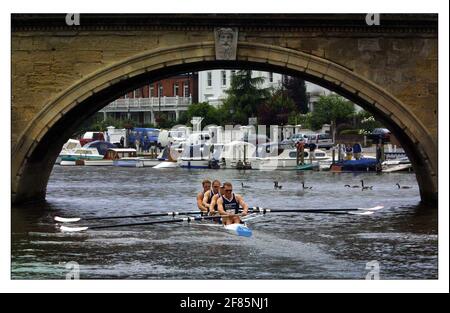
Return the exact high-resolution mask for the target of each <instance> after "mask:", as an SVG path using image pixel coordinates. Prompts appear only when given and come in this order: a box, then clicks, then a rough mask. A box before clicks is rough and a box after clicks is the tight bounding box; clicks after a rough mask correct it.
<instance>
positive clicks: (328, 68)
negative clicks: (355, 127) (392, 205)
mask: <svg viewBox="0 0 450 313" xmlns="http://www.w3.org/2000/svg"><path fill="white" fill-rule="evenodd" d="M437 24H438V18H437V15H430V14H406V15H400V14H394V15H381V17H380V25H371V26H369V25H368V24H367V23H366V15H363V14H345V15H329V14H326V15H310V14H306V15H298V14H295V15H290V14H275V15H270V14H202V15H192V14H187V15H183V14H166V15H151V14H150V15H148V14H144V15H113V14H104V15H89V14H87V15H83V14H82V15H81V17H80V23H79V25H71V26H70V25H68V24H67V23H66V15H65V14H52V15H46V14H44V15H29V14H15V15H14V14H13V15H12V52H11V53H12V54H11V57H12V61H11V62H12V64H11V66H12V67H11V68H12V120H11V127H12V138H11V143H12V151H11V159H12V169H11V184H12V185H11V188H12V201H13V203H21V202H27V201H36V200H43V199H44V198H45V194H46V186H47V182H48V179H49V176H50V173H51V170H52V167H53V164H54V161H55V159H56V157H57V155H58V153H59V151H60V149H61V147H62V145H63V143H64V142H65V141H66V140H67V139H68V138H69V137H70V136H71V135H72V133H73V132H74V131H75V130H76V128H77V127H78V126H79V125H80V124H81V123H82V122H83V120H84V119H86V118H87V117H89V116H91V115H92V114H94V113H95V112H97V111H99V110H100V109H101V108H103V107H104V106H105V105H107V104H108V103H110V102H111V101H113V100H114V99H116V98H118V97H119V96H121V95H123V94H124V93H126V92H128V91H131V90H133V89H135V88H137V87H139V86H142V85H144V84H146V83H148V82H150V81H155V80H159V79H162V78H165V77H169V76H172V75H175V74H178V73H185V72H192V71H200V70H206V69H220V68H230V69H234V68H248V69H254V70H264V71H271V72H278V73H282V74H288V75H291V76H299V77H302V78H304V79H306V80H309V81H311V82H313V83H316V84H318V85H321V86H324V87H326V88H329V89H331V90H333V91H335V92H337V93H339V94H341V95H343V96H345V97H347V98H348V99H350V100H352V101H353V102H355V103H357V104H358V105H360V106H361V107H363V108H364V109H366V110H367V111H369V112H371V113H373V114H374V116H375V117H376V118H378V119H379V120H380V121H382V122H383V123H384V124H385V125H386V127H388V128H389V129H390V130H391V131H392V132H393V133H394V134H395V136H396V137H397V138H398V140H399V141H400V142H401V143H402V145H403V147H404V148H405V150H406V152H407V154H408V156H409V158H410V159H411V161H412V162H413V166H414V170H415V173H416V176H417V180H418V183H419V187H420V194H421V198H422V200H423V201H435V200H436V199H437V194H438V160H437V144H438V143H437V99H438V76H437V72H438V70H437V65H438V39H437V29H438V26H437ZM216 27H232V28H235V29H237V30H238V40H237V52H236V58H233V59H228V60H223V59H222V60H219V59H216V54H215V41H214V38H215V37H214V29H215V28H216Z"/></svg>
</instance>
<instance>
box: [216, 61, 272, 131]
mask: <svg viewBox="0 0 450 313" xmlns="http://www.w3.org/2000/svg"><path fill="white" fill-rule="evenodd" d="M263 82H264V78H263V77H252V71H250V70H242V71H237V72H236V74H235V75H234V76H233V77H232V78H231V85H230V88H229V89H228V90H227V91H226V93H227V95H228V96H227V98H226V99H225V101H224V102H223V105H222V110H221V113H222V114H223V115H222V118H223V120H222V122H224V123H225V124H226V123H233V124H242V125H246V124H247V122H248V118H249V117H254V116H256V112H257V111H258V107H259V106H260V105H261V104H262V103H264V102H265V101H266V100H267V99H268V98H269V97H270V91H269V89H268V88H260V85H261V84H262V83H263Z"/></svg>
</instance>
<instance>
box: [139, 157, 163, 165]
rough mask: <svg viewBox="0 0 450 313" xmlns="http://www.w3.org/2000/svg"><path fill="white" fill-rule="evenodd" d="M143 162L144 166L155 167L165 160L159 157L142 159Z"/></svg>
mask: <svg viewBox="0 0 450 313" xmlns="http://www.w3.org/2000/svg"><path fill="white" fill-rule="evenodd" d="M142 162H143V164H144V167H155V166H156V165H158V164H160V163H161V162H163V161H161V160H158V159H142Z"/></svg>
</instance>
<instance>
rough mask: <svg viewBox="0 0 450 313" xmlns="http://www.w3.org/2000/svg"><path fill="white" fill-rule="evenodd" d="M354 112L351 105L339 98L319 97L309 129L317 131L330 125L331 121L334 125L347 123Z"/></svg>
mask: <svg viewBox="0 0 450 313" xmlns="http://www.w3.org/2000/svg"><path fill="white" fill-rule="evenodd" d="M354 112H355V108H354V106H353V103H351V102H350V101H348V100H345V99H344V98H342V97H341V96H338V95H335V94H331V95H328V96H321V97H320V98H319V101H318V102H317V103H316V105H315V106H314V111H313V112H312V116H311V127H312V128H313V129H319V128H321V127H322V125H323V124H330V123H331V122H332V121H334V122H335V123H336V124H338V123H340V122H345V121H348V120H349V119H350V118H351V117H352V116H353V114H354Z"/></svg>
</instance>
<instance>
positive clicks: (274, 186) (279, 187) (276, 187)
mask: <svg viewBox="0 0 450 313" xmlns="http://www.w3.org/2000/svg"><path fill="white" fill-rule="evenodd" d="M273 188H275V189H281V188H283V186H281V185H278V181H274V182H273Z"/></svg>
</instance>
